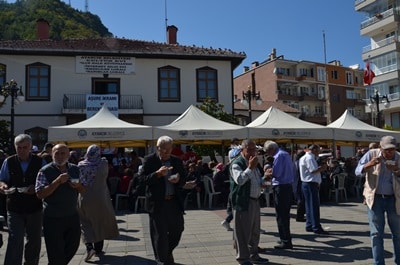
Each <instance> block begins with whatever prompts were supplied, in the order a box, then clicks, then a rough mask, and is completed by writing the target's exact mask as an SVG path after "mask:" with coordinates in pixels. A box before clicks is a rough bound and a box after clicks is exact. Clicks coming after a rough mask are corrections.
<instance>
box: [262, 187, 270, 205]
mask: <svg viewBox="0 0 400 265" xmlns="http://www.w3.org/2000/svg"><path fill="white" fill-rule="evenodd" d="M261 194H262V195H264V198H265V202H266V204H267V207H271V199H270V198H271V196H270V194H272V186H269V187H268V188H264V189H262V190H261Z"/></svg>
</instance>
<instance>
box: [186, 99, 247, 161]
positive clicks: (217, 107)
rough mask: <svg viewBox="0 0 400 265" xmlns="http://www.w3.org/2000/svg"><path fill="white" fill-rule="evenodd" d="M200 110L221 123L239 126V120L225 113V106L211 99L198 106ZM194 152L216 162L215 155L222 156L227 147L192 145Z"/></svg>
mask: <svg viewBox="0 0 400 265" xmlns="http://www.w3.org/2000/svg"><path fill="white" fill-rule="evenodd" d="M196 107H198V108H199V109H200V110H202V111H204V112H205V113H207V114H208V115H210V116H213V117H214V118H216V119H219V120H221V121H225V122H229V123H233V124H239V122H238V120H237V118H236V117H235V116H234V115H233V114H230V113H227V112H225V111H224V105H223V104H220V103H217V102H215V101H214V100H212V99H210V98H208V97H207V98H206V99H205V100H204V101H203V102H202V104H201V105H200V106H199V105H196ZM191 148H192V150H193V151H194V152H195V153H197V154H198V155H200V156H210V158H211V160H215V154H217V153H218V154H220V155H222V156H224V155H225V153H226V152H227V150H226V148H227V147H226V146H221V145H192V146H191Z"/></svg>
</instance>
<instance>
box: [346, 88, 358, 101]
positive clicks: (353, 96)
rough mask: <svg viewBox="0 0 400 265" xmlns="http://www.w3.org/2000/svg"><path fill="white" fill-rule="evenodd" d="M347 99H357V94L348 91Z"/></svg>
mask: <svg viewBox="0 0 400 265" xmlns="http://www.w3.org/2000/svg"><path fill="white" fill-rule="evenodd" d="M346 98H347V99H357V94H356V92H354V91H353V90H346Z"/></svg>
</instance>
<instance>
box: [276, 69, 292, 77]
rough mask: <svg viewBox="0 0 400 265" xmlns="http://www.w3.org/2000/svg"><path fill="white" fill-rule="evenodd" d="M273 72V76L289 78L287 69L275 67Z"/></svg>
mask: <svg viewBox="0 0 400 265" xmlns="http://www.w3.org/2000/svg"><path fill="white" fill-rule="evenodd" d="M274 70H275V74H277V75H285V76H290V69H289V68H282V67H277V68H275V69H274Z"/></svg>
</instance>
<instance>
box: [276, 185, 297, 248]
mask: <svg viewBox="0 0 400 265" xmlns="http://www.w3.org/2000/svg"><path fill="white" fill-rule="evenodd" d="M273 192H274V204H275V212H276V222H277V224H278V232H279V237H280V239H281V241H282V242H283V243H288V242H291V240H292V237H291V235H290V207H291V205H292V199H293V198H292V194H293V188H292V184H282V185H276V186H273Z"/></svg>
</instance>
